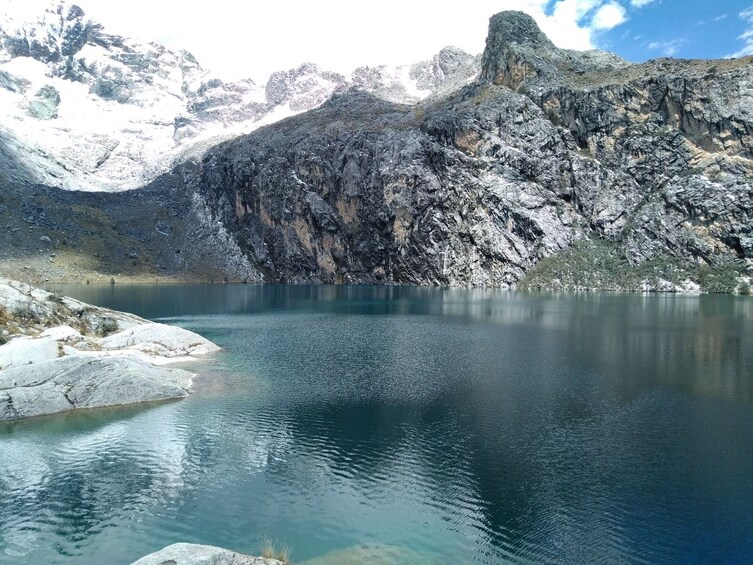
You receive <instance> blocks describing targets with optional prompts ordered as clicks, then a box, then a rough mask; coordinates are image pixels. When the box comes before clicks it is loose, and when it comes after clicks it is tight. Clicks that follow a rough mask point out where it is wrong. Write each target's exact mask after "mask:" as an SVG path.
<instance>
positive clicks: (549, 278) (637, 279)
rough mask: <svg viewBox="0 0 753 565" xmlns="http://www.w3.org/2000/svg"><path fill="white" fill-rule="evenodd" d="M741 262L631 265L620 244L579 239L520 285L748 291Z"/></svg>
mask: <svg viewBox="0 0 753 565" xmlns="http://www.w3.org/2000/svg"><path fill="white" fill-rule="evenodd" d="M743 277H744V271H743V268H742V266H741V265H738V264H737V263H734V262H732V261H727V262H720V263H719V264H716V265H703V266H699V265H696V264H694V263H692V262H690V261H683V260H681V259H678V258H676V257H671V256H667V255H662V256H657V257H654V258H652V259H650V260H648V261H645V262H643V263H641V264H640V265H632V264H631V263H630V262H629V261H628V259H627V257H625V255H624V253H623V252H622V250H621V249H620V247H619V245H618V244H616V243H614V242H611V241H605V240H590V241H589V240H585V241H578V242H576V243H574V244H573V245H572V246H571V247H570V248H569V249H565V250H563V251H561V252H560V253H558V254H557V255H555V256H553V257H548V258H546V259H543V260H542V261H540V262H539V263H538V265H536V266H535V267H534V268H533V269H531V270H530V271H529V272H528V273H527V274H526V276H525V277H524V278H523V279H522V280H521V281H520V283H519V284H518V288H520V289H521V290H611V291H640V290H643V289H644V288H649V289H653V290H657V289H661V288H662V286H664V285H666V284H667V283H670V284H672V285H680V284H682V283H684V282H685V281H688V280H690V281H693V282H695V283H698V284H699V285H700V288H701V291H703V292H709V293H734V292H738V293H740V294H747V293H749V292H750V284H749V283H746V282H745V279H744V278H743Z"/></svg>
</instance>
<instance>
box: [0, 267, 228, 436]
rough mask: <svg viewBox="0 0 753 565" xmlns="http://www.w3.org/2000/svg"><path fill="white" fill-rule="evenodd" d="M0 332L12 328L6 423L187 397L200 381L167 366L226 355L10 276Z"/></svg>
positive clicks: (3, 359) (5, 348) (196, 339)
mask: <svg viewBox="0 0 753 565" xmlns="http://www.w3.org/2000/svg"><path fill="white" fill-rule="evenodd" d="M0 326H7V327H8V328H9V329H10V330H11V331H6V335H11V340H10V341H9V342H8V343H6V344H4V345H0V421H1V420H17V419H21V418H28V417H31V416H42V415H46V414H56V413H58V412H65V411H68V410H75V409H78V408H99V407H105V406H116V405H121V404H136V403H140V402H153V401H158V400H169V399H173V398H182V397H184V396H186V395H187V394H188V392H189V390H190V388H191V382H192V379H193V377H194V375H193V374H192V373H189V372H187V371H182V370H179V369H174V368H167V367H165V366H164V365H167V364H171V363H175V362H177V361H190V360H194V359H195V358H196V357H197V356H201V355H205V354H207V353H212V352H214V351H218V350H219V349H220V348H219V347H218V346H217V345H215V344H214V343H212V342H211V341H209V340H208V339H205V338H203V337H201V336H200V335H198V334H195V333H193V332H191V331H188V330H185V329H183V328H177V327H173V326H168V325H166V324H157V323H153V322H149V321H147V320H144V319H143V318H139V317H138V316H133V315H132V314H126V313H124V312H116V311H114V310H108V309H106V308H99V307H97V306H92V305H90V304H85V303H83V302H79V301H78V300H74V299H73V298H68V297H65V296H60V295H55V294H52V293H50V292H47V291H45V290H42V289H39V288H34V287H32V286H29V285H26V284H23V283H20V282H17V281H11V280H8V279H3V278H0ZM110 331H115V332H116V333H113V334H111V335H103V334H107V333H108V332H110Z"/></svg>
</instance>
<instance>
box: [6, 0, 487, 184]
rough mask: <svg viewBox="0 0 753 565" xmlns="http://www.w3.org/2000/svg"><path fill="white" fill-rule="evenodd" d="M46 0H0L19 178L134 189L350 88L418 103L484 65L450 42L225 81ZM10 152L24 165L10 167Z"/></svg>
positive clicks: (179, 54)
mask: <svg viewBox="0 0 753 565" xmlns="http://www.w3.org/2000/svg"><path fill="white" fill-rule="evenodd" d="M39 5H40V3H39V2H36V1H34V2H31V3H28V2H25V1H24V2H18V1H17V0H4V1H3V2H1V3H0V166H3V169H4V171H5V172H4V174H5V176H6V177H9V180H12V181H15V182H21V183H42V184H46V185H49V186H54V187H59V188H63V189H70V190H88V191H119V190H127V189H133V188H137V187H140V186H143V185H145V184H147V183H148V182H150V181H151V180H153V179H154V178H156V177H157V176H159V175H160V174H162V173H164V172H166V171H168V170H169V169H170V168H172V167H173V166H174V165H175V163H176V162H177V161H180V160H183V159H186V158H200V156H201V155H202V153H203V151H205V150H206V149H207V148H208V147H210V146H211V145H212V144H214V143H216V142H218V141H221V140H224V139H228V138H230V137H235V136H238V135H242V134H245V133H249V132H251V131H253V130H254V129H256V128H259V127H261V126H264V125H267V124H270V123H273V122H275V121H277V120H280V119H283V118H285V117H288V116H291V115H294V114H297V113H300V112H304V111H307V110H310V109H313V108H315V107H317V106H319V105H321V104H322V103H324V102H325V101H327V100H328V99H329V98H330V97H331V96H332V95H333V94H334V93H337V92H342V91H343V90H346V89H348V88H351V87H358V88H361V89H364V90H367V91H369V92H373V93H374V94H375V95H377V96H380V97H382V98H385V99H387V100H390V101H393V102H399V103H416V102H419V101H420V100H422V99H424V98H426V97H428V96H431V95H432V94H433V93H436V92H438V91H439V90H441V89H443V88H457V87H458V86H462V85H463V84H465V83H467V82H469V81H470V80H472V79H473V77H475V76H476V75H477V74H478V71H479V63H480V62H479V58H478V57H473V56H471V55H467V54H466V53H463V52H462V51H460V50H458V49H454V48H446V49H443V50H442V52H440V53H439V54H438V55H437V56H436V57H435V58H434V59H433V60H432V61H425V62H421V63H418V64H415V65H406V66H401V67H386V66H382V67H361V68H359V69H356V70H355V71H354V72H353V73H352V74H350V75H349V76H347V77H345V76H343V75H340V74H338V73H333V72H329V71H326V70H322V69H320V68H319V67H317V66H316V65H314V64H312V63H306V64H303V65H301V66H300V67H298V68H296V69H291V70H287V71H280V72H277V73H274V74H273V75H272V76H271V77H270V79H269V81H268V82H267V84H266V85H263V86H261V85H257V84H256V83H254V82H253V81H251V80H240V81H232V82H226V81H223V80H222V79H221V78H220V77H217V76H215V75H213V74H212V73H211V72H210V71H208V70H205V69H203V68H202V67H201V66H200V65H199V63H198V61H197V60H196V59H195V58H194V57H193V56H192V55H191V54H190V53H188V52H186V51H175V50H171V49H167V48H165V47H164V46H162V45H160V44H158V43H147V44H144V43H139V42H136V41H132V40H129V39H127V38H123V37H120V36H117V35H111V34H108V33H106V32H105V30H104V29H103V27H102V26H101V25H99V24H98V23H96V22H94V21H92V20H90V19H89V18H88V17H87V16H86V14H85V13H84V12H83V10H81V8H79V7H78V6H76V5H73V4H68V3H66V2H53V3H48V4H46V7H45V8H40V7H39ZM3 146H5V147H4V149H5V151H3ZM8 154H12V155H13V157H14V158H15V159H16V160H17V161H18V162H20V163H22V164H24V165H25V166H23V167H19V166H13V165H11V164H10V162H9V159H8ZM4 155H5V156H4ZM4 160H5V161H8V163H5V162H3V161H4Z"/></svg>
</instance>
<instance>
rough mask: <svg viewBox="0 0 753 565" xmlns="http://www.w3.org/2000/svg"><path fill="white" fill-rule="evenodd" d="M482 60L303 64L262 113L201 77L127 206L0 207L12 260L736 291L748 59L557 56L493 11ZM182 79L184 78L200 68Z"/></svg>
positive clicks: (272, 93) (539, 36) (11, 145)
mask: <svg viewBox="0 0 753 565" xmlns="http://www.w3.org/2000/svg"><path fill="white" fill-rule="evenodd" d="M63 19H65V18H63ZM74 19H75V18H74ZM97 33H99V32H97ZM6 49H7V48H6ZM109 50H110V52H112V48H110V49H109ZM174 56H176V55H171V57H174ZM61 57H62V51H61ZM183 57H184V59H185V60H187V55H183ZM17 59H18V57H16V58H15V59H10V61H9V62H8V63H7V64H10V63H13V61H14V60H17ZM33 60H34V61H36V62H37V63H40V64H41V61H37V60H36V59H33ZM63 60H64V59H61V61H63ZM478 62H479V58H475V57H472V56H468V55H466V54H464V53H462V52H460V51H458V50H455V49H445V50H443V51H442V52H441V53H440V54H438V55H437V56H436V57H435V58H434V60H433V61H430V62H426V63H421V64H417V65H412V66H408V67H403V68H397V69H389V68H386V67H380V68H376V69H373V68H372V69H368V68H363V69H358V70H356V71H355V72H354V73H353V74H352V75H351V76H350V77H342V76H340V75H337V74H334V73H324V72H322V71H320V70H319V69H318V68H317V67H315V66H313V65H304V66H302V67H300V68H299V69H295V70H293V71H286V72H283V73H277V74H275V75H273V76H272V77H271V78H270V81H269V82H268V84H267V85H266V87H265V89H264V102H261V101H260V100H257V101H255V102H254V101H253V100H251V98H250V94H248V93H249V92H252V91H254V92H255V90H254V88H255V86H254V85H252V84H250V83H237V84H236V85H235V86H233V87H232V88H231V87H230V85H228V84H226V83H221V82H217V81H213V80H212V79H209V80H205V79H203V78H197V79H195V80H194V79H191V81H189V82H190V84H192V85H197V84H198V85H199V86H197V87H191V88H186V89H185V91H184V89H183V87H181V93H182V94H181V95H182V96H183V97H184V99H185V100H186V110H185V113H184V114H181V115H183V116H184V118H185V119H184V121H181V122H180V125H176V123H173V124H172V125H171V126H170V127H171V128H172V129H171V130H170V132H171V133H170V136H169V137H170V139H171V143H173V144H176V143H177V144H178V146H179V151H176V150H175V146H174V145H173V146H171V147H173V149H172V150H173V153H171V155H178V156H179V157H178V158H177V159H178V163H177V165H176V166H175V168H173V169H172V170H171V172H170V173H168V174H163V175H161V176H158V177H156V178H155V179H154V180H153V181H152V182H150V183H149V184H148V185H147V186H146V187H144V188H143V189H140V190H135V191H131V192H128V193H125V194H123V195H121V196H118V195H106V194H96V195H89V196H84V195H81V194H79V193H68V194H66V195H65V196H63V193H61V191H59V190H53V189H50V188H47V187H44V186H33V187H32V186H30V185H25V188H23V190H20V189H19V190H16V191H15V192H13V201H12V202H10V201H9V200H8V201H7V205H6V212H3V202H0V216H2V217H3V218H5V217H7V216H6V214H7V213H8V212H7V210H11V209H14V207H21V209H23V210H27V211H28V212H27V215H24V216H23V218H24V219H23V221H21V220H20V219H14V220H13V222H15V223H12V222H9V223H8V227H9V229H10V230H14V231H10V232H8V234H9V235H6V236H5V237H6V239H7V242H8V247H7V248H8V249H11V250H12V251H11V254H12V255H13V257H15V259H14V260H13V262H12V265H13V268H18V266H19V265H25V266H27V267H28V268H30V269H31V271H33V272H34V273H35V274H36V276H40V275H43V274H45V273H50V272H53V269H52V267H51V266H50V265H48V264H47V260H48V259H49V261H50V262H51V265H55V268H57V269H58V270H57V271H54V272H55V273H59V274H55V275H54V276H55V277H61V278H66V275H65V273H70V272H71V270H73V272H75V273H88V272H91V271H92V270H96V272H98V273H117V274H118V275H120V274H124V275H128V274H131V275H134V276H136V275H139V274H143V275H144V276H150V277H151V276H156V277H163V276H179V277H183V278H189V279H195V278H214V279H217V278H219V277H223V278H227V279H231V280H248V281H274V282H289V283H305V282H313V283H327V282H333V283H380V284H382V283H384V284H392V283H407V284H440V285H498V286H507V285H515V284H518V283H520V282H521V281H522V282H523V284H524V285H527V286H543V287H547V288H573V287H588V288H630V289H639V288H643V289H662V290H674V289H688V288H697V286H696V284H695V283H701V286H703V287H704V288H709V289H722V290H727V291H729V290H734V289H737V290H741V289H743V288H744V285H745V284H747V283H746V281H747V280H748V279H746V278H745V277H746V276H747V275H746V274H745V273H746V269H748V270H750V269H751V268H753V221H751V216H752V215H753V154H752V153H751V132H753V116H751V112H753V58H751V57H747V58H742V59H732V60H719V61H700V60H694V61H684V60H671V59H660V60H655V61H649V62H646V63H643V64H631V63H628V62H626V61H624V60H622V59H620V58H619V57H617V56H615V55H612V54H609V53H605V52H601V51H587V52H577V51H569V50H563V49H558V48H557V47H555V46H554V45H553V44H552V43H551V42H550V41H549V39H548V38H547V37H546V36H545V35H544V34H543V33H542V32H541V31H540V30H539V28H538V26H537V25H536V23H535V21H534V20H533V19H532V18H530V17H529V16H527V15H525V14H523V13H519V12H503V13H500V14H498V15H496V16H494V17H493V18H492V19H491V21H490V27H489V35H488V37H487V44H486V49H485V51H484V54H483V56H482V57H481V58H480V68H479V67H477V66H475V65H477V64H478ZM43 64H44V65H45V68H46V69H50V68H58V69H62V70H61V71H60V72H62V73H63V74H65V73H66V72H68V71H67V69H69V68H74V69H78V68H79V67H76V66H75V65H70V64H68V63H65V64H62V66H60V64H59V63H55V62H54V61H53V62H50V61H47V62H44V63H43ZM50 65H53V66H52V67H50ZM55 65H58V66H57V67H55ZM184 66H185V65H184ZM84 67H85V68H89V66H86V65H83V64H82V66H81V67H80V68H81V69H83V68H84ZM189 67H190V68H189ZM189 67H186V68H187V69H188V70H186V71H185V73H184V71H181V73H184V74H181V75H180V77H181V78H180V80H181V81H184V82H185V81H186V80H187V79H185V77H186V76H189V77H194V76H199V75H201V72H202V71H200V70H198V66H196V67H195V68H194V67H191V66H190V65H189ZM2 68H3V67H2V66H0V69H2ZM477 71H478V72H477ZM48 72H49V71H48ZM81 72H84V71H81ZM87 72H88V71H87ZM192 73H193V74H192ZM196 73H198V75H197V74H196ZM100 75H101V72H100ZM46 76H47V75H46ZM87 76H88V75H87ZM97 76H99V75H97ZM174 76H176V77H177V76H178V75H177V74H175V75H174ZM202 76H203V75H202ZM48 78H49V77H48ZM53 78H58V77H53ZM50 80H52V79H50ZM59 80H69V79H67V78H59ZM96 80H97V79H96V78H95V75H91V76H90V78H86V79H85V81H89V82H86V84H89V86H88V87H87V88H92V86H91V85H92V84H95V83H96ZM154 80H155V82H156V81H157V79H156V78H155V79H154ZM176 80H177V79H176ZM92 81H93V82H92ZM136 83H137V81H134V84H136ZM71 84H74V83H71ZM75 84H82V83H75ZM181 84H183V82H182V83H181ZM52 86H54V85H52ZM84 87H86V86H85V85H84ZM40 88H41V87H40ZM134 88H136V87H134ZM6 90H8V89H6ZM136 90H138V89H136ZM32 91H33V89H31V90H29V89H27V90H26V94H23V96H25V97H26V98H25V100H26V101H27V102H26V104H27V108H28V109H27V110H25V111H26V112H27V115H28V112H29V109H30V108H31V102H33V101H38V104H37V106H35V108H37V110H35V111H37V112H41V113H43V109H44V108H49V107H51V105H52V106H54V103H52V102H54V100H55V96H54V93H52V92H50V91H44V92H42V93H41V94H39V95H38V96H37V93H38V91H33V97H34V99H33V100H32V99H30V98H29V94H28V93H29V92H32ZM150 92H154V91H153V90H150ZM429 93H430V95H427V94H429ZM16 94H18V93H16ZM93 96H94V97H96V96H98V95H96V94H94V95H93ZM139 96H142V95H135V94H134V95H132V96H131V97H129V98H128V99H127V100H125V101H123V102H117V101H113V100H106V101H105V100H102V101H101V103H102V104H114V105H116V106H118V105H119V106H120V107H123V108H126V107H130V106H132V105H133V104H132V103H131V100H132V99H138V97H139ZM226 97H229V98H226ZM244 97H247V98H244ZM100 98H101V97H100ZM61 99H62V100H65V94H64V93H63V94H62V95H61ZM89 99H94V98H93V97H92V95H91V93H90V96H89ZM50 100H52V102H50ZM222 100H228V102H227V103H224V102H222ZM244 100H248V101H247V102H243V101H244ZM96 102H97V103H100V100H98V99H97V100H96ZM63 104H64V102H61V103H60V108H62V107H63ZM253 104H259V105H260V106H254V105H253ZM264 104H266V105H264ZM109 107H114V106H108V108H109ZM137 107H138V108H141V106H137ZM254 108H264V110H263V111H261V110H260V112H261V113H259V114H258V116H261V117H258V118H257V117H256V114H254V115H253V116H251V114H253V112H255V111H256V110H254ZM270 108H272V110H270ZM281 108H284V109H285V111H286V112H299V111H300V112H302V113H300V114H298V115H296V116H294V117H290V118H288V119H284V120H282V121H279V122H276V123H274V124H271V125H267V126H266V127H261V128H259V129H256V130H255V131H253V132H252V133H250V134H247V135H242V136H239V137H235V138H233V139H230V140H227V141H224V142H222V143H220V144H218V145H216V146H213V147H211V148H208V147H207V144H204V145H201V144H200V143H199V142H198V141H197V140H198V139H199V138H200V137H201V135H203V134H202V133H201V132H205V131H207V130H206V129H202V128H208V127H209V126H208V125H207V124H212V123H217V122H218V121H222V120H227V121H228V122H232V121H233V120H234V119H236V117H237V116H239V115H243V116H244V117H242V118H237V119H238V120H239V121H238V122H235V123H246V122H244V120H256V121H253V122H252V123H253V124H256V125H257V126H258V125H260V124H265V123H266V121H268V120H269V119H270V116H272V115H274V112H275V111H278V110H280V109H281ZM306 109H308V111H303V110H306ZM141 110H143V108H141ZM141 110H139V111H141ZM244 112H246V113H247V114H244ZM264 112H268V113H266V114H265V113H264ZM269 112H271V113H269ZM48 113H49V112H48ZM61 113H62V110H61ZM24 119H26V120H28V118H24ZM57 119H60V118H57ZM35 120H37V121H38V122H39V123H45V124H46V123H50V122H54V121H55V119H51V120H41V119H40V118H35ZM1 123H5V121H3V122H1ZM165 127H167V126H165ZM180 130H183V131H184V132H185V137H181V135H177V136H176V132H178V131H180ZM0 133H2V132H0ZM9 139H11V141H9ZM176 140H178V141H176ZM184 140H188V141H184ZM192 143H193V144H194V145H192ZM140 146H145V145H144V144H141V145H140ZM0 155H6V157H7V159H6V160H7V163H6V165H5V166H4V168H3V170H4V171H11V172H12V171H17V172H16V173H12V174H13V175H15V177H24V175H25V176H26V177H32V176H33V175H34V174H38V173H37V171H38V170H39V167H40V165H39V164H38V162H37V161H34V160H33V159H30V158H29V154H28V153H23V152H19V151H18V144H17V143H16V142H15V141H13V140H12V138H9V137H8V134H7V133H6V134H5V135H0ZM43 157H44V158H47V156H41V157H40V158H43ZM111 158H112V157H111ZM107 160H109V159H106V160H105V166H106V161H107ZM69 168H70V167H69ZM133 170H135V166H134V168H133ZM156 170H159V168H157V169H155V171H156ZM4 174H6V175H7V174H8V173H7V172H6V173H4ZM76 174H77V175H78V173H76ZM150 175H151V176H153V175H154V171H152V172H151V173H150V174H149V175H147V176H146V177H144V178H148V177H149V176H150ZM77 178H81V175H78V177H77ZM46 184H48V185H52V186H61V185H62V184H64V183H58V184H54V183H46ZM116 196H117V197H116ZM56 203H59V204H60V205H61V206H63V207H65V208H67V209H70V208H72V209H75V210H77V211H78V212H77V214H76V215H72V216H71V215H66V214H62V213H60V212H57V211H53V209H55V207H56ZM134 207H135V208H134ZM65 208H64V209H65ZM11 224H12V225H11ZM61 226H62V227H61ZM42 234H44V235H42ZM40 236H41V237H45V238H47V240H46V241H44V245H40V243H39V238H40ZM55 242H67V243H66V244H57V243H55ZM102 242H107V243H106V244H103V243H102ZM94 249H96V250H97V251H96V260H93V259H92V258H91V255H92V252H93V250H94ZM30 256H33V257H35V258H36V259H35V261H36V263H33V264H31V263H29V261H30V260H29V257H30ZM62 256H65V257H67V259H66V260H65V261H61V257H62ZM24 261H25V262H26V263H24ZM73 264H75V265H76V268H75V269H72V267H71V265H73ZM93 265H94V266H93ZM720 273H721V274H720ZM720 277H721V278H720ZM724 277H727V278H725V279H724V281H726V282H720V281H722V278H724ZM68 278H70V275H68ZM709 281H711V282H709ZM729 281H731V282H729Z"/></svg>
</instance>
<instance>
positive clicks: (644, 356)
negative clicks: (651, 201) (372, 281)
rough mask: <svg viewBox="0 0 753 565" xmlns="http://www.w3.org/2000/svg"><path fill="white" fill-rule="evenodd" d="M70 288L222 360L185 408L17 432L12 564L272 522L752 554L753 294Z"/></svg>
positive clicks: (318, 541)
mask: <svg viewBox="0 0 753 565" xmlns="http://www.w3.org/2000/svg"><path fill="white" fill-rule="evenodd" d="M62 290H63V291H64V292H65V293H68V294H71V295H74V296H76V297H77V298H81V299H83V300H87V301H90V302H94V303H97V304H100V305H103V306H110V307H115V308H118V309H121V310H127V311H132V312H134V313H137V314H140V315H143V316H146V317H150V318H167V321H169V322H173V323H177V324H179V325H182V326H185V327H188V328H190V329H192V330H194V331H199V332H200V333H202V334H204V335H206V336H207V337H209V338H210V339H214V340H215V341H217V342H218V343H219V344H220V345H222V346H223V347H224V348H225V351H224V352H223V353H221V354H220V355H218V356H217V357H216V359H215V360H214V361H213V362H212V364H211V365H208V366H207V365H204V366H200V370H201V376H200V377H199V379H198V382H197V392H196V393H195V394H194V395H193V396H192V397H191V398H189V399H187V400H185V401H181V402H177V403H169V404H164V405H159V406H153V407H147V408H140V407H136V408H134V407H131V408H118V409H113V410H102V411H93V412H82V413H79V414H68V415H62V416H58V417H52V418H44V419H39V420H35V421H29V422H20V423H16V424H11V425H5V426H2V427H0V452H1V453H2V457H0V562H8V563H11V562H17V561H25V562H61V563H63V562H65V563H86V562H92V561H107V562H113V563H128V562H130V560H133V559H135V558H137V557H139V556H141V555H143V554H145V553H148V552H150V551H154V550H156V549H158V548H160V547H162V546H164V545H166V544H168V543H172V542H175V541H192V542H199V543H211V544H215V545H221V546H226V547H230V548H232V549H235V550H239V551H245V552H250V553H258V551H259V539H260V537H261V536H269V537H271V538H273V539H278V540H281V541H283V542H284V543H287V544H289V545H291V546H292V547H293V559H294V560H295V561H296V562H299V563H300V562H304V561H305V560H307V559H312V558H317V557H319V558H320V561H321V556H324V555H329V556H330V557H331V558H333V559H334V558H335V557H336V558H337V559H340V560H341V561H342V562H348V559H351V561H352V560H353V559H356V560H357V559H358V557H356V556H358V555H361V556H363V555H369V558H370V559H372V558H375V557H374V556H375V554H376V556H379V555H381V556H382V558H383V562H385V563H387V562H396V563H400V562H404V561H405V560H406V559H407V560H409V561H410V562H419V561H421V562H426V563H451V562H453V563H454V562H468V561H473V560H475V561H478V562H485V563H499V562H504V561H506V560H512V561H516V562H517V561H526V560H531V561H535V562H540V561H547V562H567V563H570V562H613V561H631V562H632V561H646V562H666V561H678V560H679V561H683V562H694V561H695V562H707V561H709V560H712V561H735V560H738V561H739V560H742V559H744V557H745V556H746V555H750V554H752V553H753V539H752V538H751V536H750V533H749V532H750V531H753V529H752V528H751V527H752V526H753V516H752V513H751V512H750V510H749V509H750V508H751V507H753V486H752V485H751V482H750V480H749V477H750V476H753V450H750V449H749V447H750V445H753V404H752V403H751V398H752V396H751V382H750V381H751V380H752V379H753V347H751V346H753V343H751V339H753V338H751V335H753V334H752V333H751V330H752V329H753V327H752V326H753V300H749V299H747V298H743V297H729V296H723V297H714V296H701V297H686V296H676V297H675V296H626V295H603V294H600V295H563V296H552V295H530V296H527V295H521V294H516V293H510V292H503V291H491V290H460V289H426V288H420V289H417V288H404V287H282V286H245V285H237V286H235V285H214V286H213V285H204V286H194V285H182V286H170V287H165V286H138V287H130V286H120V285H115V286H107V287H92V286H87V287H66V288H63V289H62ZM349 556H350V557H349ZM406 556H410V557H406Z"/></svg>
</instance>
